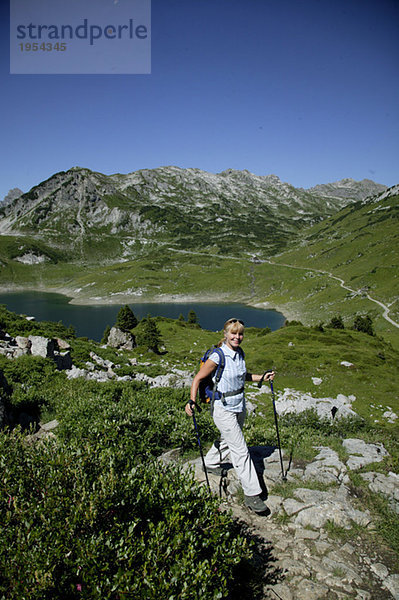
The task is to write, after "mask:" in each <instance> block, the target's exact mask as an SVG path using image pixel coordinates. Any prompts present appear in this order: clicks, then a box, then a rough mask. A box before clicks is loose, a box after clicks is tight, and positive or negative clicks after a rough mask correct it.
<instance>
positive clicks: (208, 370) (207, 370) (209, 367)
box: [185, 358, 217, 417]
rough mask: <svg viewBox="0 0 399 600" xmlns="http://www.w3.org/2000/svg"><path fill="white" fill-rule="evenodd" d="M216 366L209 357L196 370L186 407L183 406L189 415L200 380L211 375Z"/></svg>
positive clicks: (191, 412)
mask: <svg viewBox="0 0 399 600" xmlns="http://www.w3.org/2000/svg"><path fill="white" fill-rule="evenodd" d="M216 367H217V364H216V363H215V362H213V360H211V359H210V358H208V360H207V361H206V363H205V364H204V365H203V366H202V367H201V368H200V370H199V371H198V373H197V374H196V376H195V377H194V379H193V382H192V384H191V391H190V402H187V404H186V407H185V411H186V413H187V414H188V416H189V417H192V416H193V411H192V409H191V404H192V403H194V404H195V401H196V398H197V393H198V387H199V384H200V381H201V380H202V379H206V377H209V375H212V373H213V372H214V370H215V369H216Z"/></svg>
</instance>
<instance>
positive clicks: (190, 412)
mask: <svg viewBox="0 0 399 600" xmlns="http://www.w3.org/2000/svg"><path fill="white" fill-rule="evenodd" d="M195 408H196V404H195V402H194V400H190V401H189V402H187V404H186V406H185V407H184V410H185V411H186V413H187V414H188V416H189V417H192V416H193V414H194V409H195Z"/></svg>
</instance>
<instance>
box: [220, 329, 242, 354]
mask: <svg viewBox="0 0 399 600" xmlns="http://www.w3.org/2000/svg"><path fill="white" fill-rule="evenodd" d="M243 339H244V332H242V333H238V332H236V333H232V332H231V331H229V330H228V331H226V334H225V341H226V344H227V346H229V348H231V350H237V348H238V347H239V345H240V344H241V342H242V340H243Z"/></svg>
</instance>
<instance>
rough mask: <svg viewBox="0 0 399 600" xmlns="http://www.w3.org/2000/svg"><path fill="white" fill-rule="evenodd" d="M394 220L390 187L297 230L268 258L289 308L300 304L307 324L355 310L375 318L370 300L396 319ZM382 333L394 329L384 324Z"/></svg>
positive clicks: (398, 271)
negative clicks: (292, 239) (287, 245)
mask: <svg viewBox="0 0 399 600" xmlns="http://www.w3.org/2000/svg"><path fill="white" fill-rule="evenodd" d="M398 219H399V195H398V187H397V186H396V187H394V188H393V189H391V190H388V191H387V192H385V193H384V194H382V195H381V196H378V197H376V198H373V199H369V200H365V201H363V202H357V203H354V204H351V205H350V206H346V207H345V208H343V209H342V210H341V211H339V212H338V213H337V214H336V215H334V216H333V217H330V218H328V219H326V220H325V221H323V222H322V223H319V224H317V225H314V226H313V227H311V228H309V229H307V230H305V231H303V232H302V234H301V235H300V236H299V237H298V238H297V240H296V241H295V244H292V245H291V247H290V249H289V250H287V251H286V252H284V253H281V254H279V255H278V256H276V257H274V258H273V263H274V268H277V265H279V266H280V267H282V268H283V269H284V271H281V276H282V279H283V280H284V282H285V284H286V286H287V285H288V287H289V288H290V293H289V294H288V296H289V297H290V300H291V301H292V303H293V305H294V304H295V302H297V303H298V304H299V303H301V304H302V305H306V308H305V311H304V312H305V313H306V314H307V315H308V316H310V315H312V319H313V320H315V319H317V318H319V319H320V320H323V319H325V318H326V317H329V316H332V315H333V314H337V312H341V313H342V314H343V315H344V316H347V317H348V318H349V316H352V315H353V314H355V313H359V312H363V313H365V312H369V313H370V314H372V315H373V316H374V317H378V318H380V317H381V315H382V313H383V307H381V306H380V305H378V304H377V303H375V302H374V303H373V302H371V301H370V298H373V299H374V300H377V301H379V302H381V303H383V304H384V305H386V306H387V307H388V308H389V315H388V316H390V317H391V318H392V319H393V320H395V321H399V306H398V298H399V254H398V249H399V227H398V226H399V222H398ZM284 265H289V267H288V266H284ZM279 272H280V271H279ZM328 273H330V274H331V275H333V276H334V277H335V278H336V279H333V278H332V277H330V276H328V275H327V274H328ZM339 279H341V280H343V285H344V286H345V287H342V286H341V282H340V281H339ZM290 281H291V286H290V285H289V282H290ZM294 288H295V294H294V293H293V290H294ZM347 288H349V289H347ZM273 297H274V299H276V297H277V295H276V293H274V295H273V294H272V298H273ZM286 298H287V294H286ZM382 325H383V322H382V321H381V326H382ZM384 329H387V330H389V331H391V332H394V331H395V328H394V326H393V325H390V324H389V323H388V322H387V321H385V324H384Z"/></svg>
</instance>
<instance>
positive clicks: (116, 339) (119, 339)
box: [107, 327, 136, 350]
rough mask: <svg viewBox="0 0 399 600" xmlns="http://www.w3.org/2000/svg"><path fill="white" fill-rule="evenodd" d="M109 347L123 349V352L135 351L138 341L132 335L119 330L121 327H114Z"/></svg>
mask: <svg viewBox="0 0 399 600" xmlns="http://www.w3.org/2000/svg"><path fill="white" fill-rule="evenodd" d="M107 346H111V347H112V348H122V349H123V350H133V348H135V347H136V339H135V337H134V335H132V334H131V333H126V332H124V331H122V330H121V329H119V327H112V328H111V331H110V332H109V336H108V340H107Z"/></svg>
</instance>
